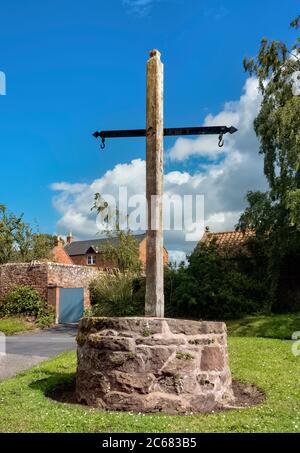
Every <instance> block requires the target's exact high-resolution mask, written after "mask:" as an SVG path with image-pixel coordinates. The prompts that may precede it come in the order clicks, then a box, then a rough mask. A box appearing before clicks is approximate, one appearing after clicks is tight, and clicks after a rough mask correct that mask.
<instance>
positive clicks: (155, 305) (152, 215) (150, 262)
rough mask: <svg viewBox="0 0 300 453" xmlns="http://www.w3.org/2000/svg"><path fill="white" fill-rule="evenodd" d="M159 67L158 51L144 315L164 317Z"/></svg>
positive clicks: (152, 69)
mask: <svg viewBox="0 0 300 453" xmlns="http://www.w3.org/2000/svg"><path fill="white" fill-rule="evenodd" d="M163 117H164V115H163V64H162V62H161V60H160V53H159V52H158V50H153V51H152V52H151V53H150V59H149V60H148V63H147V121H146V136H147V150H146V173H147V176H146V177H147V183H146V186H147V187H146V192H147V204H148V231H147V261H146V301H145V315H146V316H149V317H160V318H163V317H164V262H163V200H162V197H163V139H164V120H163Z"/></svg>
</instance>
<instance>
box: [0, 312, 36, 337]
mask: <svg viewBox="0 0 300 453" xmlns="http://www.w3.org/2000/svg"><path fill="white" fill-rule="evenodd" d="M33 329H36V325H35V324H34V323H29V322H28V321H26V319H25V318H23V317H21V316H8V317H5V318H0V332H3V333H5V335H14V334H16V333H21V332H28V331H30V330H33Z"/></svg>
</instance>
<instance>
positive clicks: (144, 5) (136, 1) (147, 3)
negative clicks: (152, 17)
mask: <svg viewBox="0 0 300 453" xmlns="http://www.w3.org/2000/svg"><path fill="white" fill-rule="evenodd" d="M156 1H157V0H123V5H124V6H125V7H126V8H127V9H128V11H129V12H130V13H132V14H134V15H137V16H140V17H142V16H145V15H147V14H148V13H149V11H150V9H151V6H152V5H153V3H155V2H156Z"/></svg>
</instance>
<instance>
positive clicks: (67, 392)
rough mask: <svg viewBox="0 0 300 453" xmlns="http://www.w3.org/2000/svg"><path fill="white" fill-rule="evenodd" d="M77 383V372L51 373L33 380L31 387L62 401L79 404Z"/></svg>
mask: <svg viewBox="0 0 300 453" xmlns="http://www.w3.org/2000/svg"><path fill="white" fill-rule="evenodd" d="M75 384H76V374H75V373H49V375H48V376H47V377H45V378H43V379H39V380H36V381H33V382H31V384H29V387H30V388H32V389H34V390H39V391H41V392H42V393H44V395H45V396H46V397H47V398H51V399H52V400H55V401H58V402H60V403H68V404H78V402H77V400H76V397H75Z"/></svg>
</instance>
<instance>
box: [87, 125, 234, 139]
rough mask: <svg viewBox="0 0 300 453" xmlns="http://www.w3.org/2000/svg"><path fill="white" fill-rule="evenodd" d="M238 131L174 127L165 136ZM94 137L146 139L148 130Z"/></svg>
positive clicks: (216, 128) (232, 130)
mask: <svg viewBox="0 0 300 453" xmlns="http://www.w3.org/2000/svg"><path fill="white" fill-rule="evenodd" d="M235 132H237V129H236V128H235V127H233V126H231V127H227V126H206V127H174V128H165V129H164V136H165V137H170V136H176V135H224V134H227V133H229V134H234V133H235ZM93 136H94V137H95V138H99V137H100V138H102V139H106V138H128V137H146V136H147V132H146V129H132V130H121V131H101V132H98V131H96V132H95V133H94V134H93Z"/></svg>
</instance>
